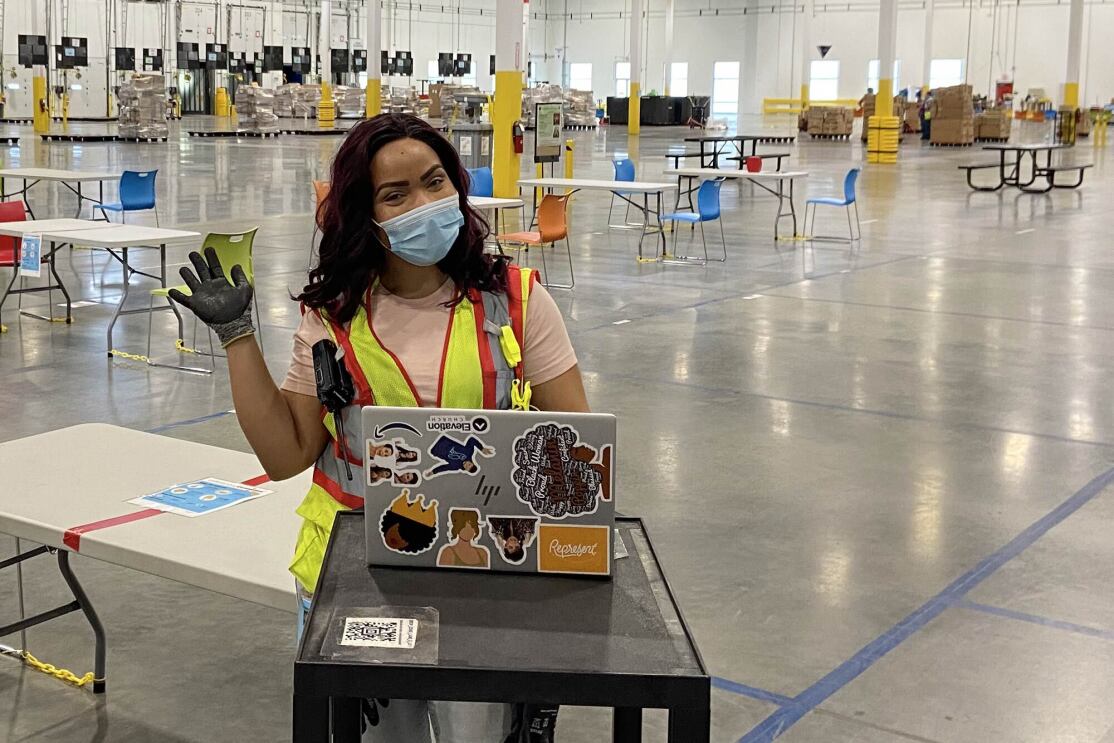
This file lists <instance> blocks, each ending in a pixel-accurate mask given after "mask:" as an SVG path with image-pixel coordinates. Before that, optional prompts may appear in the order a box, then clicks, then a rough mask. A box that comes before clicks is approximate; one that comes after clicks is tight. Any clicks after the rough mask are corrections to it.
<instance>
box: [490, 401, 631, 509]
mask: <svg viewBox="0 0 1114 743" xmlns="http://www.w3.org/2000/svg"><path fill="white" fill-rule="evenodd" d="M579 437H580V434H579V433H578V432H577V430H576V429H575V428H573V427H572V426H564V425H558V424H556V423H540V424H538V425H536V426H534V427H533V428H532V429H530V430H529V431H526V432H525V433H523V434H522V435H521V436H519V437H518V438H516V439H515V441H514V469H513V470H512V472H511V480H513V481H514V484H515V489H516V491H517V495H518V499H519V500H520V501H522V502H523V503H525V504H526V505H528V506H530V509H531V510H532V511H533V512H534V513H536V514H538V515H539V516H548V517H550V518H555V519H563V518H565V517H566V516H582V515H585V514H590V513H594V512H595V510H596V508H597V506H598V505H599V501H600V499H601V498H603V499H604V500H608V499H610V497H611V447H609V446H605V447H604V448H603V453H602V456H601V457H600V459H599V461H596V450H595V449H594V448H592V447H591V446H587V445H586V444H581V443H578V439H579Z"/></svg>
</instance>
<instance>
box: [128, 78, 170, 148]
mask: <svg viewBox="0 0 1114 743" xmlns="http://www.w3.org/2000/svg"><path fill="white" fill-rule="evenodd" d="M117 131H118V133H119V134H120V136H121V137H143V138H147V137H151V138H163V137H166V136H167V126H166V81H165V80H164V79H163V76H162V75H156V74H150V73H143V72H133V73H130V74H129V75H128V81H127V82H126V83H124V84H123V85H121V86H120V91H119V128H118V129H117Z"/></svg>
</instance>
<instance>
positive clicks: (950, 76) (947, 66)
mask: <svg viewBox="0 0 1114 743" xmlns="http://www.w3.org/2000/svg"><path fill="white" fill-rule="evenodd" d="M962 84H963V60H962V59H934V60H932V64H931V65H930V66H929V68H928V87H930V88H947V87H950V86H952V85H962Z"/></svg>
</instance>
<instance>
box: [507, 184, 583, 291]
mask: <svg viewBox="0 0 1114 743" xmlns="http://www.w3.org/2000/svg"><path fill="white" fill-rule="evenodd" d="M570 195H571V194H564V195H561V196H558V195H556V194H549V195H547V196H544V197H543V198H542V203H541V204H540V205H539V206H538V231H537V232H511V233H508V234H506V235H499V236H498V237H497V238H496V239H498V240H499V242H500V244H502V243H504V242H509V243H515V244H518V245H523V246H527V253H529V246H531V245H536V246H538V247H539V248H540V252H541V254H542V284H544V285H545V286H546V287H548V288H550V289H572V288H573V286H575V285H576V275H575V274H574V273H573V269H572V246H571V245H570V244H569V225H568V219H567V214H566V211H567V209H568V203H569V196H570ZM558 240H564V241H565V250H566V251H567V252H568V256H569V283H568V284H551V283H549V270H548V268H547V267H546V265H545V246H546V245H555V244H556V243H557V241H558Z"/></svg>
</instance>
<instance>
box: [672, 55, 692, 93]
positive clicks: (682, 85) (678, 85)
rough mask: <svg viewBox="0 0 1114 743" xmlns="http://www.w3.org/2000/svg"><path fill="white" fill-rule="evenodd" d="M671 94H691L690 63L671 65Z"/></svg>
mask: <svg viewBox="0 0 1114 743" xmlns="http://www.w3.org/2000/svg"><path fill="white" fill-rule="evenodd" d="M669 94H670V95H688V94H689V63H688V62H674V63H673V64H671V65H669Z"/></svg>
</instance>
